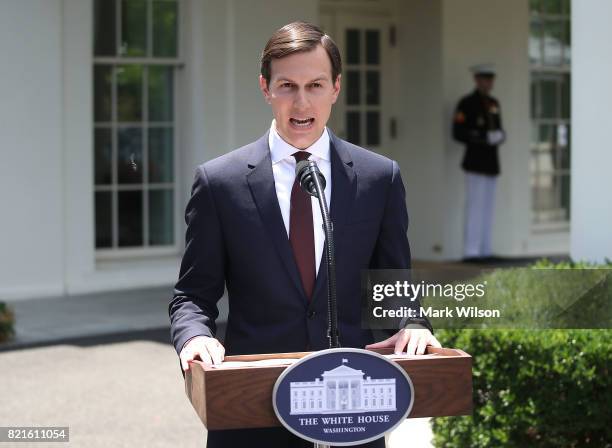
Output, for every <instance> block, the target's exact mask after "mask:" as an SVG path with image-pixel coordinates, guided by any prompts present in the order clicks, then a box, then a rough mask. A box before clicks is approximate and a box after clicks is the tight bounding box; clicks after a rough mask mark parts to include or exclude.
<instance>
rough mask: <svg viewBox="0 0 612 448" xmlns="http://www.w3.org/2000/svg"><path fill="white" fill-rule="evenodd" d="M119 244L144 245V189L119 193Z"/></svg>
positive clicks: (124, 245)
mask: <svg viewBox="0 0 612 448" xmlns="http://www.w3.org/2000/svg"><path fill="white" fill-rule="evenodd" d="M118 212H119V216H118V222H119V246H120V247H126V246H142V243H143V236H142V191H120V192H119V193H118Z"/></svg>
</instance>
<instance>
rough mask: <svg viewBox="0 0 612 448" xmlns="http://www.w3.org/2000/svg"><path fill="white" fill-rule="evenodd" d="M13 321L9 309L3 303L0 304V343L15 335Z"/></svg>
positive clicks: (13, 318)
mask: <svg viewBox="0 0 612 448" xmlns="http://www.w3.org/2000/svg"><path fill="white" fill-rule="evenodd" d="M14 320H15V317H14V315H13V312H12V311H11V309H10V308H9V307H8V306H7V305H6V304H5V303H3V302H0V342H4V341H7V340H8V339H10V338H11V337H12V336H13V334H14V333H15V330H14V328H13V324H14Z"/></svg>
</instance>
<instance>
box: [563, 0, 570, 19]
mask: <svg viewBox="0 0 612 448" xmlns="http://www.w3.org/2000/svg"><path fill="white" fill-rule="evenodd" d="M561 5H562V10H563V13H564V14H568V15H569V14H571V12H572V2H571V1H570V0H561Z"/></svg>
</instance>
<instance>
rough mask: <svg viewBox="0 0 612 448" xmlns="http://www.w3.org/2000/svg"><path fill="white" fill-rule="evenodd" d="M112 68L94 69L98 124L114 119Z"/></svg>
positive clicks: (95, 117) (101, 67)
mask: <svg viewBox="0 0 612 448" xmlns="http://www.w3.org/2000/svg"><path fill="white" fill-rule="evenodd" d="M112 73H113V71H112V67H111V66H110V65H96V66H95V67H94V120H95V121H96V122H98V123H100V122H108V121H111V119H112V115H111V113H112V108H111V107H112V76H113V75H112Z"/></svg>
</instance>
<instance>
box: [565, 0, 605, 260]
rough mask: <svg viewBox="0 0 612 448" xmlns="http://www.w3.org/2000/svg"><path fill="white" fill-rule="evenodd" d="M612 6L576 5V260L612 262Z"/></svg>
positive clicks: (597, 1) (586, 1)
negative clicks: (611, 259) (611, 47)
mask: <svg viewBox="0 0 612 448" xmlns="http://www.w3.org/2000/svg"><path fill="white" fill-rule="evenodd" d="M611 18H612V2H611V1H609V0H580V1H574V2H572V159H571V167H572V171H571V236H570V244H571V256H572V258H573V259H575V260H589V261H595V262H601V261H603V260H604V258H606V257H608V258H612V200H611V199H610V192H611V191H612V176H610V167H611V166H612V114H611V113H610V107H611V105H612V85H611V84H610V80H611V79H612V58H610V57H609V56H610V42H612V29H611V28H610V19H611Z"/></svg>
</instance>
